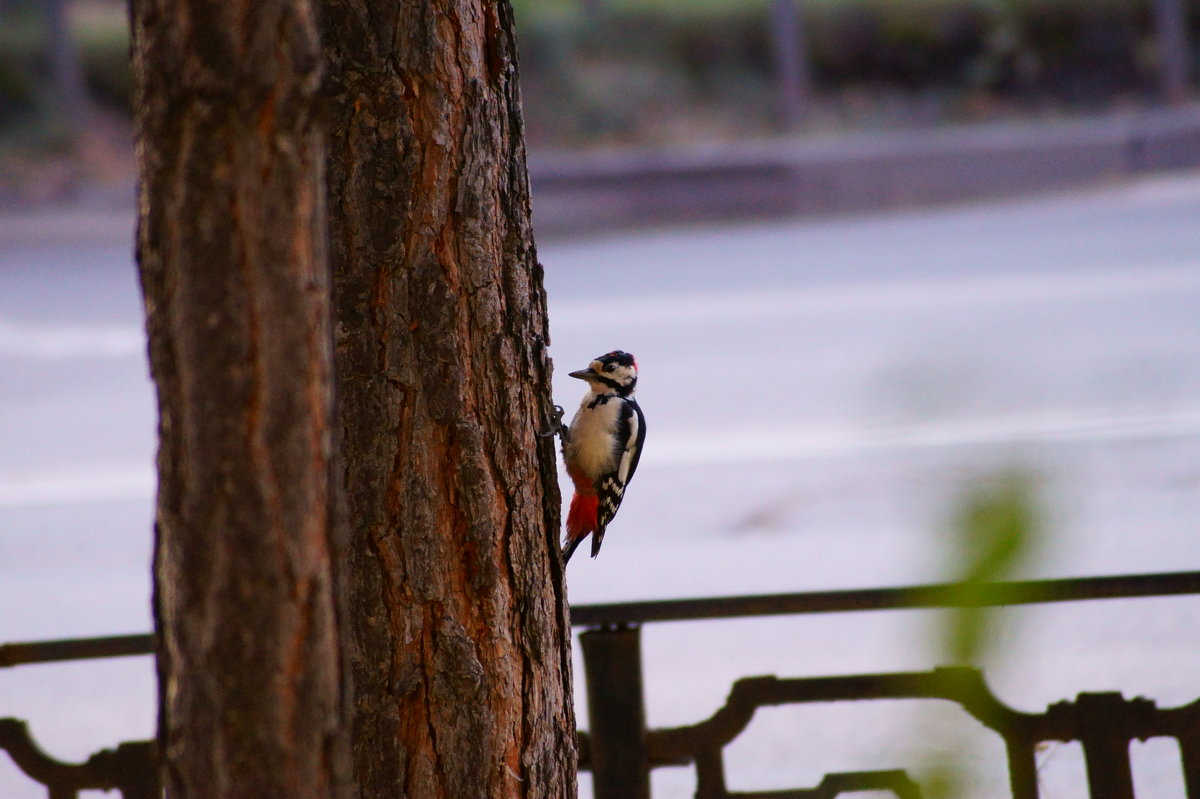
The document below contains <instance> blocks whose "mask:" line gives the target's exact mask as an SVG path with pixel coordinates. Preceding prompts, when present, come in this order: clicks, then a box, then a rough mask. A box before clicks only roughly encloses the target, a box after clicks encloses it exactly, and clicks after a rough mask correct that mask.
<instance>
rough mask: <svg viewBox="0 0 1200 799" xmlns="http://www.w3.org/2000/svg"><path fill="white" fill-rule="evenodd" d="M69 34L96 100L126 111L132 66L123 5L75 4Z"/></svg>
mask: <svg viewBox="0 0 1200 799" xmlns="http://www.w3.org/2000/svg"><path fill="white" fill-rule="evenodd" d="M71 33H72V35H73V36H74V37H75V42H76V44H77V45H78V47H79V58H80V60H81V61H82V62H83V70H84V73H85V74H86V75H87V81H88V86H89V87H90V88H91V90H92V93H93V94H94V95H95V96H96V99H98V100H100V101H101V102H102V103H104V104H105V105H108V106H111V107H113V108H119V109H122V110H128V109H129V108H130V107H131V98H132V96H133V67H132V65H131V64H130V62H129V52H130V51H129V47H130V32H129V16H128V12H127V11H126V9H125V5H124V3H112V2H95V1H93V2H82V3H76V4H75V6H74V7H73V8H72V13H71Z"/></svg>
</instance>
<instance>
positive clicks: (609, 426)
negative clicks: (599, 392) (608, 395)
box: [564, 392, 623, 480]
mask: <svg viewBox="0 0 1200 799" xmlns="http://www.w3.org/2000/svg"><path fill="white" fill-rule="evenodd" d="M595 399H596V395H595V394H593V393H591V392H589V393H588V394H587V395H585V396H584V398H583V402H581V403H580V405H579V410H578V411H577V412H576V413H575V418H574V419H572V420H571V433H570V436H569V438H570V441H569V442H568V443H567V445H566V446H565V447H564V450H565V453H566V457H567V460H568V461H570V462H571V463H573V464H574V465H575V467H576V468H578V469H579V470H580V471H582V472H583V473H584V474H586V475H587V476H588V477H590V478H591V479H592V480H596V479H598V478H599V477H600V475H602V474H604V473H605V472H611V471H613V470H614V469H615V468H616V465H617V458H616V453H614V452H613V438H612V435H613V431H614V430H616V428H617V416H618V414H620V412H621V405H622V404H623V403H622V401H621V400H620V399H619V398H617V397H613V398H612V399H610V400H609V401H608V402H605V403H604V404H602V405H597V406H596V407H594V408H589V407H588V405H589V404H590V403H591V402H593V401H594V400H595Z"/></svg>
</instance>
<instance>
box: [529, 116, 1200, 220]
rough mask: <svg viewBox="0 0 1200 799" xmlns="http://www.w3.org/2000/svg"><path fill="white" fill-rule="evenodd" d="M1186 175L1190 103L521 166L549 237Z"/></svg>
mask: <svg viewBox="0 0 1200 799" xmlns="http://www.w3.org/2000/svg"><path fill="white" fill-rule="evenodd" d="M1195 167H1200V104H1192V105H1187V106H1180V107H1176V108H1169V109H1156V110H1150V111H1140V112H1131V113H1127V114H1120V115H1113V116H1106V117H1098V118H1087V119H1079V120H1070V121H1057V122H1045V123H1037V124H1027V123H1026V124H996V125H975V126H967V127H958V128H949V129H937V130H931V131H916V132H912V131H905V132H898V133H872V134H851V135H846V136H840V137H834V136H829V137H822V138H820V139H789V140H777V141H769V142H760V143H750V144H735V145H728V146H721V147H703V148H695V149H692V150H686V151H681V150H678V149H675V150H665V149H664V150H639V151H627V152H609V153H595V154H579V153H563V154H535V155H532V156H531V157H530V174H531V181H532V193H533V213H534V229H535V230H536V231H538V233H539V234H541V233H549V234H550V235H556V234H560V233H574V232H581V231H594V230H598V229H604V228H623V227H624V228H628V227H641V226H648V225H669V224H680V223H689V222H699V221H712V220H718V219H738V218H755V217H763V216H775V217H778V216H815V215H825V214H839V213H850V212H862V211H878V210H887V209H895V208H907V207H915V206H921V205H932V204H939V203H947V202H960V201H965V200H975V199H984V198H996V197H1011V196H1019V195H1021V194H1030V193H1036V192H1044V191H1052V190H1059V189H1066V188H1077V187H1080V186H1086V185H1088V184H1090V183H1098V182H1103V181H1114V180H1121V179H1129V178H1132V177H1136V176H1138V175H1143V174H1147V173H1151V172H1157V171H1163V170H1171V169H1187V168H1195Z"/></svg>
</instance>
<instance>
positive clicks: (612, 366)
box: [604, 363, 617, 372]
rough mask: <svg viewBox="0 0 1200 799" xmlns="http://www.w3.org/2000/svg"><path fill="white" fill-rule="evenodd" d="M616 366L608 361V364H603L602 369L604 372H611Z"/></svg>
mask: <svg viewBox="0 0 1200 799" xmlns="http://www.w3.org/2000/svg"><path fill="white" fill-rule="evenodd" d="M616 368H617V367H616V366H615V365H613V364H611V363H610V364H606V365H605V367H604V371H606V372H611V371H612V370H613V369H616Z"/></svg>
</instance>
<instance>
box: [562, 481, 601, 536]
mask: <svg viewBox="0 0 1200 799" xmlns="http://www.w3.org/2000/svg"><path fill="white" fill-rule="evenodd" d="M599 507H600V497H598V496H596V495H595V494H580V493H578V492H576V494H575V496H573V497H571V510H570V511H569V512H568V513H567V538H569V539H570V540H572V541H574V540H575V539H576V538H583V537H584V536H585V535H587V534H588V533H590V532H592V531H593V530H595V529H596V513H597V511H598V509H599Z"/></svg>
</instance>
